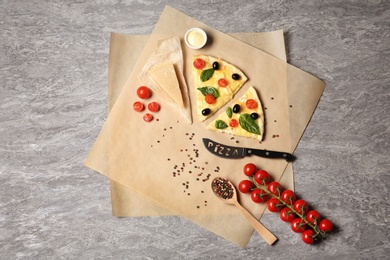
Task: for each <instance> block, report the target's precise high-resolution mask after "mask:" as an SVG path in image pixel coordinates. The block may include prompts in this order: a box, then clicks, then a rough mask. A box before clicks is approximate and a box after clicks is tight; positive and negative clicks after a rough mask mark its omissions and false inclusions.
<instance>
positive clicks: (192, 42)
mask: <svg viewBox="0 0 390 260" xmlns="http://www.w3.org/2000/svg"><path fill="white" fill-rule="evenodd" d="M184 41H185V42H186V44H187V46H188V47H190V48H191V49H194V50H198V49H200V48H203V47H204V46H205V45H206V42H207V34H206V32H205V31H203V30H202V29H200V28H191V29H189V30H188V31H187V32H186V34H185V35H184Z"/></svg>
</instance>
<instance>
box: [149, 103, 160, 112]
mask: <svg viewBox="0 0 390 260" xmlns="http://www.w3.org/2000/svg"><path fill="white" fill-rule="evenodd" d="M148 109H149V111H150V112H157V111H159V110H160V105H159V104H158V103H157V102H151V103H149V104H148Z"/></svg>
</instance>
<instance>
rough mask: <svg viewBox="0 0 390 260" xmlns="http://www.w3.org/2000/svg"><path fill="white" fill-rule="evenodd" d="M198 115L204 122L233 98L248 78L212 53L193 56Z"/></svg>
mask: <svg viewBox="0 0 390 260" xmlns="http://www.w3.org/2000/svg"><path fill="white" fill-rule="evenodd" d="M192 62H193V64H192V76H193V78H194V87H195V88H196V101H197V117H198V119H199V121H201V122H203V121H204V120H206V119H207V118H209V117H210V116H212V115H213V114H214V113H215V112H217V111H218V110H219V109H220V108H221V107H223V106H224V105H225V104H227V103H228V102H229V101H230V100H232V99H233V96H234V94H235V93H236V92H237V91H238V90H239V89H240V88H241V87H242V86H243V85H244V83H245V82H246V81H247V80H248V78H247V77H246V76H245V74H244V73H243V72H242V71H241V70H240V69H239V68H237V67H236V66H234V65H232V64H230V63H228V62H226V61H224V60H222V59H220V58H216V57H213V56H210V55H196V56H193V57H192Z"/></svg>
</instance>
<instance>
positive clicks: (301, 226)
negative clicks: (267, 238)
mask: <svg viewBox="0 0 390 260" xmlns="http://www.w3.org/2000/svg"><path fill="white" fill-rule="evenodd" d="M291 229H292V231H294V232H296V233H301V232H303V231H305V230H306V229H307V224H306V222H305V221H304V220H303V219H301V218H294V219H293V221H291Z"/></svg>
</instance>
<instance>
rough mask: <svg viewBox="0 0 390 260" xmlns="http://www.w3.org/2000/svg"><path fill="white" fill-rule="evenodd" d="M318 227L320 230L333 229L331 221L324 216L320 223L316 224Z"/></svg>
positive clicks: (327, 230)
mask: <svg viewBox="0 0 390 260" xmlns="http://www.w3.org/2000/svg"><path fill="white" fill-rule="evenodd" d="M318 228H319V229H320V230H321V231H325V232H330V231H332V229H333V224H332V222H330V220H329V219H326V218H325V219H323V220H321V221H320V224H319V225H318Z"/></svg>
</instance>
